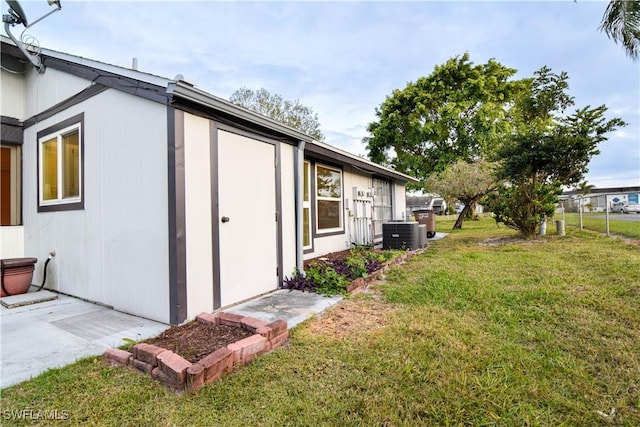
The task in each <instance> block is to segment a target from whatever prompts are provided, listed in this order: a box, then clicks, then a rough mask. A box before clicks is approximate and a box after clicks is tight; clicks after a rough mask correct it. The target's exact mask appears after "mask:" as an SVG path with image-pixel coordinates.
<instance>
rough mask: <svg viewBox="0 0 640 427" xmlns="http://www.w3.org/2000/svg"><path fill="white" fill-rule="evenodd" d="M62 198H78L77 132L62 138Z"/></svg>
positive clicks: (78, 157) (78, 148)
mask: <svg viewBox="0 0 640 427" xmlns="http://www.w3.org/2000/svg"><path fill="white" fill-rule="evenodd" d="M62 154H63V155H62V177H63V178H62V179H63V181H64V187H63V191H62V197H63V198H64V197H78V196H80V143H79V138H78V131H74V132H73V133H70V134H67V135H64V136H63V137H62Z"/></svg>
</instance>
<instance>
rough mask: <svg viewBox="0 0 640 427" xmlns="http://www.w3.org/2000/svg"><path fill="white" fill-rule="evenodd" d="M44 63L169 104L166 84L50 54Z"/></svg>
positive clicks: (129, 92)
mask: <svg viewBox="0 0 640 427" xmlns="http://www.w3.org/2000/svg"><path fill="white" fill-rule="evenodd" d="M42 63H43V64H44V65H45V66H46V67H47V68H53V69H55V70H58V71H63V72H65V73H68V74H71V75H73V76H76V77H80V78H83V79H85V80H89V81H91V82H93V83H98V84H101V85H103V86H107V87H110V88H113V89H116V90H119V91H122V92H125V93H128V94H131V95H135V96H139V97H142V98H145V99H149V100H151V101H154V102H159V103H161V104H167V102H168V96H167V92H166V88H165V87H164V86H156V85H154V84H150V83H147V82H144V81H142V80H138V79H136V78H131V77H126V76H123V75H121V74H116V73H113V72H110V71H106V70H101V69H98V68H93V67H89V66H85V65H80V64H77V63H74V62H70V61H66V60H63V59H58V58H54V57H50V56H47V57H44V58H43V61H42Z"/></svg>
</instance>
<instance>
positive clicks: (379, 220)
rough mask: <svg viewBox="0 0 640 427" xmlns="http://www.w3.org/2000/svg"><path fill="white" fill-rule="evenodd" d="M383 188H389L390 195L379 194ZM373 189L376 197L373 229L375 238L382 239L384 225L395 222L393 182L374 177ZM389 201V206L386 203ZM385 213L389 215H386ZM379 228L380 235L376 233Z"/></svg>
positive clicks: (374, 200)
mask: <svg viewBox="0 0 640 427" xmlns="http://www.w3.org/2000/svg"><path fill="white" fill-rule="evenodd" d="M378 184H379V185H378ZM383 186H387V189H388V190H389V193H388V194H384V193H381V194H378V190H379V189H382V187H383ZM371 187H372V188H373V193H374V197H373V212H374V213H373V218H372V222H373V229H374V233H373V234H374V238H380V237H382V224H384V223H385V222H387V221H391V220H393V181H391V180H388V179H385V178H380V177H377V176H374V177H373V178H372V179H371ZM385 196H388V200H385V199H386V198H385ZM387 201H388V204H387V203H386V202H387ZM385 212H386V213H388V215H385ZM377 226H379V230H380V233H379V234H377V233H376V231H377V229H378V227H377Z"/></svg>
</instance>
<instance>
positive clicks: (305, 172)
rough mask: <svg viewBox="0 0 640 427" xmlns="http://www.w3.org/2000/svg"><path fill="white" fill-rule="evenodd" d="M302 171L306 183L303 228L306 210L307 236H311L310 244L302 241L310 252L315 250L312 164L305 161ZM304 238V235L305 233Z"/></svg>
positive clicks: (305, 248)
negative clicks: (307, 215) (307, 216)
mask: <svg viewBox="0 0 640 427" xmlns="http://www.w3.org/2000/svg"><path fill="white" fill-rule="evenodd" d="M302 168H303V169H302V170H303V172H302V173H303V185H304V184H305V183H306V185H304V188H303V196H302V227H303V229H304V219H305V218H304V215H305V214H304V212H305V209H306V211H307V212H308V213H309V218H308V221H307V227H306V228H307V230H306V231H307V235H308V236H309V244H308V245H305V244H304V239H303V241H302V249H304V250H308V249H313V215H312V207H311V194H312V193H311V180H312V178H313V177H312V176H311V175H312V174H311V162H310V161H308V160H305V161H304V163H303V166H302ZM303 236H304V233H303Z"/></svg>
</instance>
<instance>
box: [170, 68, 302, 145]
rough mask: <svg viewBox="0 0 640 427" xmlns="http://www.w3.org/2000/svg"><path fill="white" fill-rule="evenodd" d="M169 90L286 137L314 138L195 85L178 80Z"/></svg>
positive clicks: (296, 138) (186, 98)
mask: <svg viewBox="0 0 640 427" xmlns="http://www.w3.org/2000/svg"><path fill="white" fill-rule="evenodd" d="M171 86H173V87H170V88H169V90H168V92H170V93H172V94H173V95H174V97H177V98H182V99H185V100H187V101H190V102H192V103H195V104H198V105H200V106H203V107H207V108H211V109H214V110H216V111H219V112H221V113H224V114H226V115H229V116H233V117H235V118H238V119H240V120H242V121H245V122H250V123H255V124H257V125H259V126H260V127H263V128H265V129H268V130H270V131H273V132H276V133H277V134H280V135H282V136H284V137H288V138H291V140H292V141H305V142H310V141H312V140H313V138H312V137H310V136H309V135H307V134H305V133H303V132H300V131H299V130H296V129H293V128H291V127H289V126H286V125H283V124H282V123H278V122H276V121H274V120H272V119H270V118H268V117H266V116H263V115H262V114H258V113H255V112H253V111H251V110H248V109H246V108H243V107H240V106H238V105H236V104H233V103H231V102H229V101H226V100H224V99H222V98H218V97H216V96H213V95H211V94H209V93H207V92H204V91H202V90H200V89H196V88H194V87H193V86H191V85H189V84H187V83H185V82H182V81H178V82H176V83H175V85H171Z"/></svg>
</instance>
